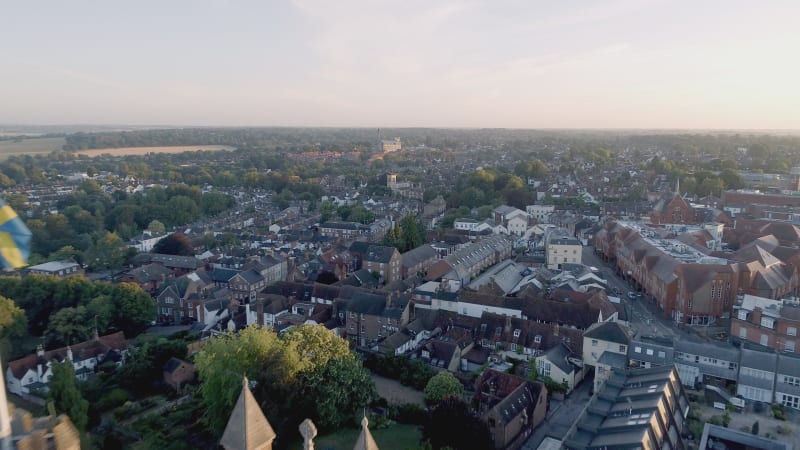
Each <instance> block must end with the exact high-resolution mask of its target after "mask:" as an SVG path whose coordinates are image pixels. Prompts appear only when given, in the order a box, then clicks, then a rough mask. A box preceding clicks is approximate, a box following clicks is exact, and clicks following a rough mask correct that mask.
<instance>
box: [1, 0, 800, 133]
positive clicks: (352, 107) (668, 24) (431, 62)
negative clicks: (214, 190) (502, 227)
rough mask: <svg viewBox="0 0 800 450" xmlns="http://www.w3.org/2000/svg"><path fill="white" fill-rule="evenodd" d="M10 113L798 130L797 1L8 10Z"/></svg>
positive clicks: (5, 95)
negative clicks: (766, 2)
mask: <svg viewBox="0 0 800 450" xmlns="http://www.w3.org/2000/svg"><path fill="white" fill-rule="evenodd" d="M4 16H5V17H7V18H8V19H9V20H7V21H5V23H4V26H3V27H2V29H0V42H3V43H5V44H6V45H4V46H3V47H4V48H3V58H2V61H0V98H1V99H2V102H3V108H2V109H0V123H15V124H19V123H24V124H76V123H83V124H87V123H88V124H145V125H184V126H186V125H195V126H214V125H218V126H359V127H361V126H366V127H372V126H375V127H378V126H380V127H389V126H393V127H419V126H424V127H509V128H657V129H662V128H667V129H676V128H682V129H686V128H688V129H794V128H797V118H798V116H797V107H798V105H800V89H797V88H796V86H795V83H796V74H797V73H798V72H799V71H800V62H798V59H797V58H796V57H794V56H793V55H794V54H795V53H796V50H797V48H800V34H798V33H797V32H796V26H797V19H798V17H800V4H798V3H797V2H793V1H776V2H770V3H769V4H768V6H765V5H764V3H762V2H753V1H706V2H693V1H677V2H676V1H670V2H667V1H643V0H642V1H640V0H614V1H606V2H577V1H575V2H543V1H535V2H534V1H510V2H488V1H486V2H482V1H437V2H427V1H383V2H358V1H336V2H329V1H321V0H319V1H317V0H294V1H288V2H256V1H252V2H231V1H222V0H214V1H205V0H204V1H175V2H167V3H165V2H156V1H142V2H131V3H126V4H112V3H103V2H101V3H97V2H90V1H76V2H63V3H62V2H57V3H56V4H53V5H49V6H48V7H47V8H42V7H41V6H40V5H37V4H35V3H30V2H11V3H10V4H8V5H5V6H4Z"/></svg>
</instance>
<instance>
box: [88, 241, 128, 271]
mask: <svg viewBox="0 0 800 450" xmlns="http://www.w3.org/2000/svg"><path fill="white" fill-rule="evenodd" d="M83 260H84V261H85V262H86V264H88V265H89V267H90V268H91V269H92V270H112V269H118V268H120V267H122V263H123V262H124V261H125V243H124V242H122V239H120V237H119V235H117V233H109V232H106V233H105V234H104V235H103V236H101V237H100V238H98V239H97V240H96V241H95V242H94V244H92V246H91V247H89V249H88V250H86V252H85V253H84V255H83Z"/></svg>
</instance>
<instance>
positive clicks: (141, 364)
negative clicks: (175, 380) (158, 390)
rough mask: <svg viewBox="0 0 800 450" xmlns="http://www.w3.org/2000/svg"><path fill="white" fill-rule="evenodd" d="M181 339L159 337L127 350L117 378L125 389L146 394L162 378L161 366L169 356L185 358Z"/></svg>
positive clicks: (183, 343) (184, 349)
mask: <svg viewBox="0 0 800 450" xmlns="http://www.w3.org/2000/svg"><path fill="white" fill-rule="evenodd" d="M186 351H187V350H186V342H184V341H183V340H182V339H167V338H163V337H162V338H159V339H156V340H154V341H148V342H145V343H144V344H142V345H141V346H138V347H134V348H132V349H130V350H129V353H128V356H127V357H126V358H125V364H124V365H123V366H122V367H121V368H120V369H119V370H118V372H117V378H118V379H119V381H120V383H122V384H123V385H124V386H125V387H126V388H127V389H129V390H132V391H133V392H135V393H137V394H139V395H141V396H146V395H147V394H148V393H149V392H151V391H152V389H153V387H154V386H156V385H157V384H159V383H160V382H161V380H162V379H163V373H162V368H163V367H164V364H166V362H167V361H169V359H170V358H173V357H174V358H179V359H183V358H186Z"/></svg>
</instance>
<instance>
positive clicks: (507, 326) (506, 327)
mask: <svg viewBox="0 0 800 450" xmlns="http://www.w3.org/2000/svg"><path fill="white" fill-rule="evenodd" d="M503 331H504V332H505V333H510V332H511V316H506V326H505V328H504V329H503Z"/></svg>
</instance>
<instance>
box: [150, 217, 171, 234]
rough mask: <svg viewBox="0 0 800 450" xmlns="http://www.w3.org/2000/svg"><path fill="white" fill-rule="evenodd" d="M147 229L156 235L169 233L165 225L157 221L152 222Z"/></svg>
mask: <svg viewBox="0 0 800 450" xmlns="http://www.w3.org/2000/svg"><path fill="white" fill-rule="evenodd" d="M147 229H148V230H150V231H152V232H153V233H156V234H164V233H166V232H167V227H165V226H164V224H163V223H161V222H159V221H158V220H155V219H153V220H151V221H150V223H149V224H148V225H147Z"/></svg>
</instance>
